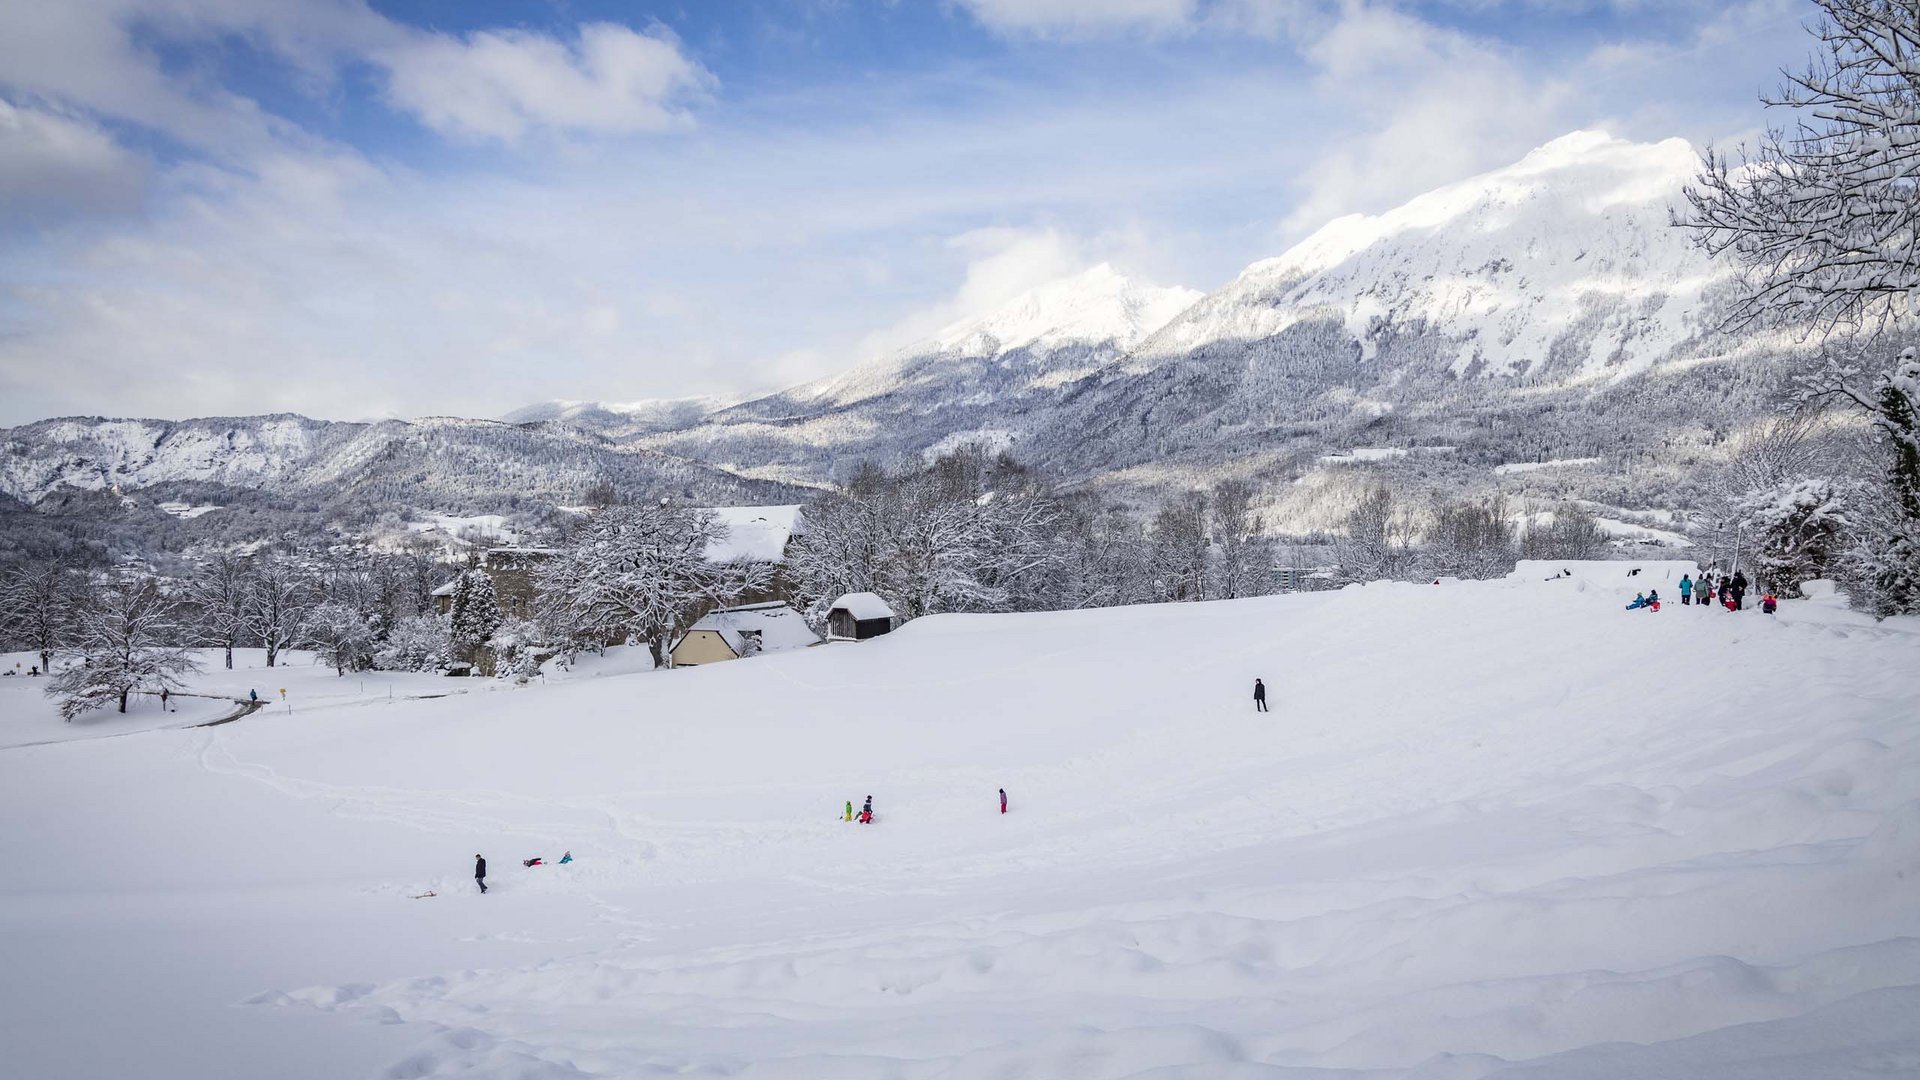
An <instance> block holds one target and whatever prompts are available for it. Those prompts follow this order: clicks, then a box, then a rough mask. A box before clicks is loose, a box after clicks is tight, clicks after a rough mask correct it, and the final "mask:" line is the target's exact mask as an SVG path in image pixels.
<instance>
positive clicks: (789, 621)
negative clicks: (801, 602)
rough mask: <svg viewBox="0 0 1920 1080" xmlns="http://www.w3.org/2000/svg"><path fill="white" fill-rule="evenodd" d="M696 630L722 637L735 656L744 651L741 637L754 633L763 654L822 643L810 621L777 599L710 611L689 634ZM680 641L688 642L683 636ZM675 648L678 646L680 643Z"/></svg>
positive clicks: (688, 631) (689, 630)
mask: <svg viewBox="0 0 1920 1080" xmlns="http://www.w3.org/2000/svg"><path fill="white" fill-rule="evenodd" d="M696 630H711V631H713V632H714V633H717V634H719V635H720V638H721V640H723V641H725V642H726V643H727V647H728V648H729V649H732V650H733V651H734V654H735V655H736V656H737V655H740V654H742V653H743V652H744V649H743V648H742V645H743V637H742V635H743V634H744V633H747V632H750V631H755V630H757V631H759V632H760V651H761V652H777V651H779V650H781V649H799V648H804V647H806V646H808V645H818V644H819V643H820V635H818V634H816V633H814V632H813V628H812V627H810V626H808V625H807V620H806V619H804V618H802V617H801V615H800V613H799V612H797V611H795V610H793V609H792V608H790V607H788V606H787V605H785V604H783V603H781V602H780V601H778V600H775V601H772V602H770V603H765V604H747V605H745V606H743V607H734V608H721V609H720V610H718V611H709V612H707V614H705V615H704V616H702V617H701V619H700V621H699V622H697V623H694V624H693V625H692V626H691V627H689V628H688V629H687V633H689V634H691V633H693V632H694V631H696ZM681 640H682V641H684V640H686V639H685V637H684V636H683V637H682V638H681ZM675 647H676V648H677V647H678V644H677V643H676V645H675Z"/></svg>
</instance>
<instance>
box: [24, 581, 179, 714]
mask: <svg viewBox="0 0 1920 1080" xmlns="http://www.w3.org/2000/svg"><path fill="white" fill-rule="evenodd" d="M183 629H184V622H183V620H182V619H181V612H180V607H179V605H178V604H176V603H174V601H173V600H172V599H171V598H169V597H168V596H166V594H164V593H162V592H161V591H160V586H159V583H158V582H156V581H155V580H154V579H153V578H150V577H141V578H130V579H126V580H121V581H114V582H109V583H108V584H106V585H104V586H102V587H101V588H99V589H98V590H97V592H96V593H95V595H94V597H93V601H92V603H90V604H89V605H87V607H86V608H85V609H83V610H82V611H81V612H80V615H79V635H78V641H77V643H76V645H75V646H74V651H75V652H76V653H78V654H79V657H80V663H78V664H76V665H74V666H72V667H69V668H68V669H66V670H65V671H62V672H61V673H60V674H59V675H57V676H55V677H54V679H53V681H52V682H51V683H49V684H48V685H47V694H48V695H49V696H51V697H53V698H56V699H57V700H58V701H59V702H60V715H61V716H62V717H63V718H65V719H66V720H67V721H68V722H72V720H73V718H74V717H76V716H80V715H82V714H83V713H87V712H90V711H92V710H94V709H98V708H103V707H105V706H107V705H109V704H116V703H117V704H118V706H119V710H120V711H121V712H126V711H127V698H128V697H129V696H131V695H132V694H134V693H149V694H157V693H159V692H160V691H162V690H177V689H179V688H180V687H181V686H182V685H183V683H182V681H181V676H183V675H186V674H189V673H191V672H194V671H198V670H200V665H199V664H197V663H195V662H194V661H193V659H192V658H191V657H189V656H188V655H187V653H186V651H185V650H184V649H178V648H174V647H172V646H171V645H170V642H172V641H174V640H176V639H177V638H178V637H179V635H180V634H181V633H182V631H183Z"/></svg>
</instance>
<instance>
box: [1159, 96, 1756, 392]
mask: <svg viewBox="0 0 1920 1080" xmlns="http://www.w3.org/2000/svg"><path fill="white" fill-rule="evenodd" d="M1698 169H1699V160H1698V158H1697V157H1696V155H1695V153H1694V150H1693V148H1692V147H1691V146H1689V145H1688V144H1687V143H1686V142H1685V141H1684V140H1681V139H1667V140H1665V141H1662V142H1657V143H1635V142H1630V141H1628V140H1625V139H1619V138H1615V137H1614V136H1612V135H1609V134H1608V133H1606V132H1603V131H1575V132H1572V133H1570V134H1567V135H1562V136H1561V137H1559V138H1557V139H1555V140H1553V141H1552V142H1549V143H1547V144H1546V145H1544V146H1541V147H1539V148H1538V149H1535V150H1533V151H1532V152H1530V153H1528V154H1527V155H1526V156H1525V157H1523V158H1521V159H1520V160H1518V161H1516V162H1514V163H1512V164H1510V165H1506V166H1503V167H1501V168H1498V169H1494V170H1492V171H1490V172H1485V173H1481V174H1480V175H1478V176H1473V177H1468V178H1467V179H1464V180H1460V181H1457V182H1455V183H1451V184H1447V185H1445V186H1443V187H1440V188H1436V189H1434V190H1433V191H1429V192H1427V193H1426V194H1424V195H1419V196H1417V197H1415V198H1413V199H1410V200H1408V201H1407V202H1405V203H1403V204H1401V205H1400V206H1397V207H1395V208H1393V209H1391V210H1387V211H1385V212H1383V213H1380V214H1349V215H1347V216H1345V217H1342V218H1337V219H1335V220H1333V221H1330V222H1328V223H1327V224H1326V225H1324V226H1322V227H1321V228H1320V229H1319V230H1318V231H1316V232H1314V233H1313V234H1312V235H1311V236H1308V237H1307V238H1306V239H1304V240H1302V241H1300V243H1298V244H1296V245H1294V247H1293V248H1291V249H1290V250H1288V251H1287V252H1286V253H1284V254H1282V255H1280V256H1279V257H1277V258H1272V259H1266V260H1263V261H1261V262H1257V263H1254V264H1253V265H1252V266H1249V267H1248V268H1247V269H1246V270H1245V271H1243V272H1242V273H1241V275H1240V276H1239V278H1237V279H1236V280H1235V281H1234V282H1233V283H1232V284H1230V285H1228V286H1227V287H1226V288H1225V289H1222V290H1220V291H1219V292H1216V293H1214V294H1212V295H1210V296H1209V297H1207V298H1206V299H1205V300H1203V301H1201V302H1200V303H1198V304H1196V305H1194V306H1193V308H1192V309H1191V310H1189V311H1188V312H1187V313H1186V314H1185V315H1182V316H1181V317H1179V318H1177V319H1175V320H1174V321H1173V322H1172V323H1170V324H1169V325H1168V326H1167V327H1166V328H1165V329H1163V330H1161V331H1160V332H1158V333H1157V334H1155V335H1154V336H1153V338H1152V339H1150V340H1149V341H1147V342H1146V343H1144V344H1143V345H1142V347H1141V349H1140V350H1139V352H1138V354H1137V356H1136V357H1135V359H1134V360H1133V362H1132V364H1131V365H1130V366H1131V367H1132V368H1133V369H1136V370H1137V369H1140V368H1144V367H1152V366H1156V365H1157V364H1158V363H1159V362H1161V361H1164V360H1166V359H1170V358H1172V357H1175V356H1179V355H1184V354H1186V353H1188V352H1191V351H1192V350H1194V349H1196V348H1199V347H1201V346H1203V345H1207V344H1210V343H1215V342H1224V341H1251V340H1256V339H1261V338H1266V337H1271V336H1273V335H1275V334H1278V333H1280V332H1282V331H1284V330H1286V329H1287V328H1288V327H1289V326H1292V325H1294V324H1296V323H1300V322H1303V321H1307V320H1312V319H1322V318H1327V317H1329V316H1333V317H1337V318H1339V319H1340V320H1341V321H1343V322H1344V323H1345V324H1346V327H1347V332H1348V333H1349V334H1350V335H1351V336H1352V337H1353V339H1354V340H1355V341H1356V342H1357V343H1359V345H1360V346H1361V348H1362V350H1363V352H1368V353H1370V351H1371V348H1372V345H1373V342H1374V338H1375V335H1376V334H1377V333H1381V332H1390V331H1385V330H1382V329H1381V328H1387V327H1391V326H1393V325H1402V326H1405V325H1414V324H1418V325H1421V326H1424V327H1427V328H1428V331H1429V332H1431V333H1434V334H1437V335H1440V336H1443V337H1444V338H1447V339H1451V340H1452V341H1453V342H1455V343H1456V344H1455V346H1454V355H1455V356H1456V360H1455V361H1454V362H1453V364H1452V367H1453V370H1454V372H1455V373H1456V374H1462V375H1464V374H1467V373H1470V372H1482V373H1487V374H1527V373H1539V372H1541V371H1543V370H1545V368H1546V367H1547V365H1548V363H1549V358H1550V356H1555V355H1556V354H1557V357H1558V358H1557V359H1554V360H1553V361H1552V363H1553V365H1554V366H1555V367H1556V368H1564V369H1565V370H1566V371H1567V372H1568V373H1569V374H1582V375H1585V374H1596V373H1600V372H1605V373H1606V374H1608V375H1611V376H1618V375H1625V374H1628V373H1630V372H1632V371H1637V370H1640V369H1641V368H1643V367H1645V366H1646V365H1648V364H1650V363H1652V362H1654V360H1655V359H1656V358H1657V357H1659V356H1660V355H1663V354H1665V353H1666V352H1667V351H1668V350H1670V349H1671V348H1673V347H1675V346H1676V345H1678V344H1679V342H1681V341H1682V340H1685V339H1686V338H1687V337H1689V336H1690V335H1691V334H1693V333H1694V332H1696V331H1697V329H1698V327H1697V325H1696V324H1697V322H1698V318H1697V315H1696V312H1697V309H1698V307H1699V301H1700V297H1701V295H1702V292H1703V290H1704V289H1705V288H1706V286H1707V285H1708V284H1710V283H1711V282H1712V281H1714V280H1716V279H1718V278H1719V277H1720V276H1722V274H1723V268H1721V267H1719V266H1717V265H1716V264H1714V263H1713V262H1712V261H1711V260H1710V259H1708V258H1707V257H1706V256H1705V255H1703V254H1702V253H1701V252H1699V251H1698V250H1697V249H1696V248H1694V247H1693V245H1692V243H1691V242H1690V240H1689V238H1688V237H1686V236H1685V235H1683V234H1682V233H1680V232H1679V231H1678V230H1675V229H1672V228H1670V227H1668V223H1667V207H1668V206H1669V205H1670V204H1672V203H1673V202H1674V201H1676V200H1678V199H1679V198H1680V193H1681V189H1682V188H1683V187H1684V185H1685V184H1686V183H1687V182H1688V181H1689V180H1690V179H1692V177H1693V176H1694V174H1695V173H1696V172H1697V171H1698ZM1577 324H1578V325H1582V326H1584V327H1585V328H1586V329H1583V330H1582V333H1584V334H1586V335H1588V338H1589V339H1590V340H1587V339H1583V341H1582V342H1581V343H1580V344H1578V346H1577V347H1576V346H1575V345H1574V344H1573V343H1572V342H1570V341H1562V340H1561V339H1562V337H1563V335H1564V334H1565V333H1566V332H1567V331H1568V328H1570V327H1573V326H1575V325H1577Z"/></svg>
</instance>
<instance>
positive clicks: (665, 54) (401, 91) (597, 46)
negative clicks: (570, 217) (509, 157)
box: [377, 23, 712, 142]
mask: <svg viewBox="0 0 1920 1080" xmlns="http://www.w3.org/2000/svg"><path fill="white" fill-rule="evenodd" d="M377 56H378V59H379V62H380V63H382V64H383V65H384V66H386V68H387V69H388V73H389V84H388V89H387V93H388V98H389V100H391V101H392V102H393V104H394V105H395V106H397V107H399V108H401V109H404V110H405V111H407V112H410V113H413V114H414V115H415V116H417V117H419V118H420V120H421V121H422V122H423V123H425V124H426V125H427V126H429V127H431V128H433V129H434V130H436V131H439V132H441V133H443V134H448V135H455V136H460V137H467V138H476V137H477V138H491V139H500V140H504V141H509V142H511V141H513V140H515V139H518V138H520V137H521V136H522V135H524V134H526V133H527V131H528V130H529V129H535V128H553V129H557V130H561V131H570V132H583V133H588V134H595V135H627V134H633V133H636V132H646V131H660V130H663V129H667V128H671V127H675V126H680V125H683V124H685V123H686V122H687V119H688V118H687V114H686V112H685V110H684V107H683V106H684V103H685V102H686V101H687V100H688V99H690V98H692V97H694V96H696V95H698V93H699V92H700V91H701V90H702V89H704V88H705V87H706V86H708V85H709V84H710V82H711V81H712V77H711V76H710V75H709V74H708V73H707V72H706V70H705V69H704V68H702V67H701V66H700V65H699V64H697V63H695V62H694V61H692V60H691V59H689V58H688V57H687V56H686V55H685V54H684V53H683V52H681V50H680V46H679V44H678V43H677V42H675V41H674V40H673V39H672V38H671V37H670V36H668V35H666V34H665V33H664V32H656V33H646V34H643V33H638V32H636V31H633V30H630V29H628V28H627V27H624V26H619V25H616V24H613V23H591V24H588V25H586V26H583V27H581V28H580V36H579V40H578V41H576V42H573V43H572V44H567V43H563V42H561V41H558V40H556V39H554V38H551V37H546V36H543V35H540V34H533V33H528V32H526V31H521V30H503V31H481V32H478V33H474V34H469V35H467V36H466V37H465V38H463V39H459V38H453V37H449V36H447V35H444V34H432V35H422V36H419V37H417V38H415V39H414V40H411V41H409V42H407V43H406V44H404V45H401V46H398V47H395V48H390V49H386V50H382V51H381V52H380V53H378V54H377Z"/></svg>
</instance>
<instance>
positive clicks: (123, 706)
mask: <svg viewBox="0 0 1920 1080" xmlns="http://www.w3.org/2000/svg"><path fill="white" fill-rule="evenodd" d="M120 711H121V712H123V713H124V712H126V711H127V691H125V690H121V691H120Z"/></svg>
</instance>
